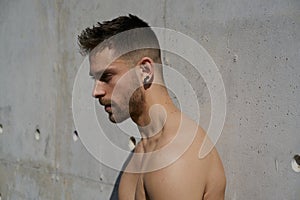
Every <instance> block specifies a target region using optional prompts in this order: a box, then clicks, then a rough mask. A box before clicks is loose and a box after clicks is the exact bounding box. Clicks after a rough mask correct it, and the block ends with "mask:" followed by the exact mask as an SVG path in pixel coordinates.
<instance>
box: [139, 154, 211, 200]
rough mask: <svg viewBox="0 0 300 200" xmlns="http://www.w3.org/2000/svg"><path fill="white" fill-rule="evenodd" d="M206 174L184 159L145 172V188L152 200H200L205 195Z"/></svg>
mask: <svg viewBox="0 0 300 200" xmlns="http://www.w3.org/2000/svg"><path fill="white" fill-rule="evenodd" d="M204 180H205V174H203V173H201V169H199V167H198V166H193V163H190V162H187V161H185V160H184V159H180V160H179V161H176V162H175V163H174V164H172V165H170V166H168V167H166V168H164V169H161V170H159V171H156V172H151V173H147V174H145V189H146V191H147V194H148V196H149V197H150V199H151V200H170V199H172V200H182V199H189V200H199V199H201V198H202V197H203V192H204V188H205V181H204Z"/></svg>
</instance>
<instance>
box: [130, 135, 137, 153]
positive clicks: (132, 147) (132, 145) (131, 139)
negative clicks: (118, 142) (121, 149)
mask: <svg viewBox="0 0 300 200" xmlns="http://www.w3.org/2000/svg"><path fill="white" fill-rule="evenodd" d="M135 145H136V140H135V138H134V137H133V136H131V137H130V138H129V141H128V147H129V149H130V150H131V151H132V150H133V149H134V148H135Z"/></svg>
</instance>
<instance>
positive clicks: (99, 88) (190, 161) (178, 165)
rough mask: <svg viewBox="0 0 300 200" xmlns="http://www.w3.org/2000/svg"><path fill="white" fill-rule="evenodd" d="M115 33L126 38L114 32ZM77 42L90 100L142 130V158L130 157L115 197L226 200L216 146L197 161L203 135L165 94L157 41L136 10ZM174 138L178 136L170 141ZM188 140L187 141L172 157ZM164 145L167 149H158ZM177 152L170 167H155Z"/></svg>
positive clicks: (113, 118)
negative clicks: (90, 82) (90, 81)
mask: <svg viewBox="0 0 300 200" xmlns="http://www.w3.org/2000/svg"><path fill="white" fill-rule="evenodd" d="M128 31H129V32H128ZM125 32H127V34H123V33H125ZM118 34H121V35H122V34H123V35H122V37H114V36H116V35H118ZM78 40H79V45H80V48H81V50H82V52H83V54H88V55H89V61H90V75H91V76H92V77H93V78H94V80H95V86H94V90H93V97H94V98H97V99H98V100H99V103H100V104H101V105H102V106H103V107H104V109H105V111H106V112H107V113H108V117H109V120H110V121H111V122H113V123H119V122H122V121H124V120H126V119H128V118H131V119H132V120H133V122H134V123H135V124H136V125H137V126H138V129H139V132H140V134H141V138H142V139H141V141H140V142H139V143H138V144H137V145H136V147H135V149H134V153H136V154H139V155H142V156H139V157H137V158H135V157H132V159H131V160H129V162H128V165H127V166H126V168H125V170H124V173H123V174H122V177H121V180H120V185H119V191H118V193H119V195H118V196H119V199H120V200H134V199H136V200H146V199H149V200H170V199H172V200H186V199H188V200H196V199H209V200H210V199H216V200H219V199H224V193H225V186H226V179H225V174H224V169H223V165H222V162H221V160H220V158H219V155H218V153H217V151H216V149H215V148H213V149H212V151H211V152H210V153H209V154H208V155H207V156H206V157H205V158H203V159H199V157H198V152H199V148H200V147H201V144H202V143H203V140H204V138H205V136H206V134H205V132H204V131H203V129H202V128H201V127H200V126H199V125H198V124H196V123H195V122H194V121H193V120H191V119H190V118H189V117H187V116H186V115H185V114H183V113H182V112H181V111H180V110H179V109H178V108H177V107H176V106H175V105H174V103H173V101H172V99H171V98H170V96H169V93H168V90H167V87H166V86H165V83H164V77H163V65H162V61H161V52H160V47H159V42H158V40H157V38H156V35H155V33H154V32H153V31H152V30H151V28H150V27H149V25H148V24H147V23H146V22H144V21H142V20H141V19H139V18H138V17H136V16H133V15H129V16H121V17H118V18H116V19H113V20H111V21H105V22H103V23H98V24H97V25H96V26H93V28H87V29H85V30H84V31H83V32H82V33H81V35H80V36H79V37H78ZM126 49H134V50H133V51H129V52H127V51H126ZM178 84H180V83H178ZM186 98H189V97H188V96H187V97H186ZM193 133H195V134H193ZM178 135H181V136H183V137H179V138H181V139H180V140H178V139H177V140H175V139H174V138H176V137H177V136H178ZM188 138H192V142H191V143H190V144H189V145H188V147H187V148H186V149H185V150H184V152H182V154H181V156H180V157H178V158H177V157H176V155H177V151H179V150H180V151H181V149H183V148H184V147H185V146H184V144H185V143H186V141H188ZM170 144H171V145H170ZM168 145H170V146H171V148H169V149H171V150H172V151H165V152H164V153H159V152H160V150H162V149H164V148H165V147H166V146H168ZM157 152H158V153H157ZM146 154H147V156H146ZM143 155H145V156H143ZM175 157H176V160H174V161H173V162H172V163H171V164H170V165H167V166H166V167H163V168H155V166H158V165H159V163H162V162H167V161H169V160H172V158H175ZM153 166H154V167H153ZM152 168H153V169H155V170H145V169H152ZM126 169H128V170H126ZM132 171H136V173H134V172H132Z"/></svg>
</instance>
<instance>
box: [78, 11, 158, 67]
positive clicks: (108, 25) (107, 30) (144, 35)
mask: <svg viewBox="0 0 300 200" xmlns="http://www.w3.org/2000/svg"><path fill="white" fill-rule="evenodd" d="M78 44H79V47H80V52H81V54H82V55H87V54H89V55H93V54H94V53H96V52H99V51H102V50H103V49H104V48H105V47H108V48H110V49H113V50H114V53H115V54H117V55H120V56H119V57H121V58H125V59H127V60H130V61H132V62H137V61H138V60H139V59H141V58H142V57H145V56H148V57H150V58H151V59H152V60H153V61H154V62H156V63H161V54H160V46H159V42H158V39H157V37H156V35H155V33H154V32H153V30H152V29H151V28H150V26H149V25H148V23H146V22H145V21H143V20H141V19H140V18H138V17H137V16H134V15H131V14H129V15H128V16H120V17H117V18H115V19H113V20H111V21H104V22H102V23H100V22H98V23H97V25H94V26H93V27H92V28H86V29H85V30H83V31H82V32H81V34H80V35H79V36H78Z"/></svg>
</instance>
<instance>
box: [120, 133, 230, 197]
mask: <svg viewBox="0 0 300 200" xmlns="http://www.w3.org/2000/svg"><path fill="white" fill-rule="evenodd" d="M204 136H205V134H204V132H200V133H197V135H196V137H195V139H194V141H193V143H192V144H191V146H190V147H189V148H188V150H187V151H186V152H184V154H183V155H182V156H181V157H180V158H179V159H178V160H176V161H175V162H174V163H172V164H171V165H169V166H167V167H165V168H162V169H160V170H157V171H153V172H147V173H127V172H124V173H123V175H122V177H121V181H120V185H119V199H120V200H155V199H161V198H160V197H161V195H164V194H163V193H164V191H162V189H161V188H162V187H161V186H165V184H166V182H165V181H167V184H171V185H172V183H178V182H181V181H182V180H183V179H186V182H182V184H183V185H182V188H183V189H186V190H188V191H189V192H188V193H192V194H189V195H188V197H187V198H185V197H186V196H184V198H185V199H210V198H208V197H210V196H211V193H214V190H215V189H214V187H215V185H216V184H215V183H214V181H215V179H218V181H219V182H221V183H222V182H224V184H221V185H219V186H218V187H224V189H225V175H224V171H223V166H222V163H221V160H220V159H219V156H218V153H217V151H216V150H215V149H213V150H212V151H211V152H210V154H209V155H208V156H206V158H204V159H202V160H200V159H198V151H199V148H200V146H201V143H202V142H203V138H204ZM162 140H163V139H162ZM159 148H161V145H160V144H157V145H154V148H153V147H150V149H151V150H154V151H155V150H157V149H159ZM134 152H135V153H144V152H148V151H147V146H145V145H143V144H142V142H140V143H139V144H138V145H137V146H136V148H135V151H134ZM130 162H131V161H130ZM130 162H129V163H130ZM135 162H136V161H135ZM138 162H140V163H139V164H140V166H141V167H142V166H143V164H145V162H144V161H143V160H140V161H138ZM154 162H155V161H154ZM139 164H138V165H139ZM210 174H214V175H213V176H214V177H213V178H211V177H212V176H210ZM164 177H169V178H167V179H168V180H164ZM220 189H222V188H220ZM175 193H176V192H175ZM206 193H209V194H206ZM174 195H175V194H174ZM170 199H172V198H170Z"/></svg>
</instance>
